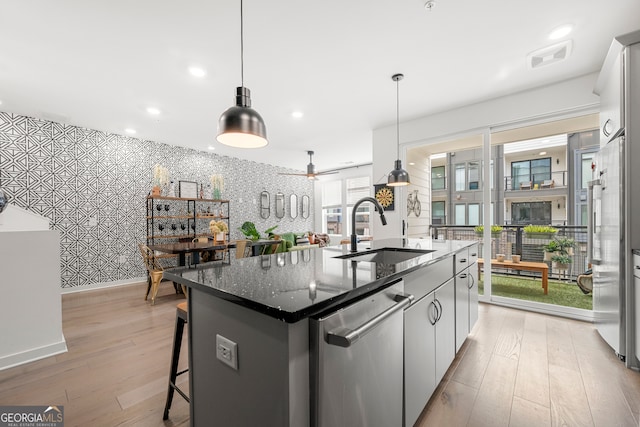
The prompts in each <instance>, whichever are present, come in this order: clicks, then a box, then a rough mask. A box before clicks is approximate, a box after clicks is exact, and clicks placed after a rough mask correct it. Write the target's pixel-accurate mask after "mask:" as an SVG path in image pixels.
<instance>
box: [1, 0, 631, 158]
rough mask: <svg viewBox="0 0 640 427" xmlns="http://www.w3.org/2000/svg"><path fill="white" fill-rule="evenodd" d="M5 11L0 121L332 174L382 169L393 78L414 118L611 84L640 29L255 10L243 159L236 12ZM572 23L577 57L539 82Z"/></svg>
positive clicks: (415, 5)
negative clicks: (583, 80)
mask: <svg viewBox="0 0 640 427" xmlns="http://www.w3.org/2000/svg"><path fill="white" fill-rule="evenodd" d="M0 6H1V8H0V11H1V12H0V40H1V41H2V42H1V43H2V44H1V50H0V102H2V104H1V105H0V110H1V111H8V112H13V113H18V114H24V115H28V116H34V117H39V118H44V119H49V120H54V121H59V122H64V123H69V124H73V125H78V126H84V127H88V128H92V129H98V130H101V131H106V132H113V133H119V134H124V129H125V128H134V129H136V130H137V134H136V135H135V137H137V138H141V139H147V140H153V141H157V142H162V143H167V144H174V145H181V146H188V147H193V148H196V149H199V150H207V147H208V146H209V145H210V144H213V145H214V146H215V151H214V153H217V154H221V155H228V156H233V157H239V158H244V159H249V160H255V161H259V162H264V163H270V164H274V165H278V166H284V167H288V168H294V169H297V170H305V167H306V164H307V163H308V157H307V154H306V151H307V150H315V152H316V154H315V156H314V163H315V164H316V165H317V167H318V169H319V170H327V169H330V168H335V167H343V166H344V165H345V164H347V162H352V163H354V164H362V163H367V162H370V161H371V157H372V156H371V132H372V130H373V129H376V128H379V127H383V126H388V125H393V124H394V123H395V117H396V85H395V83H394V82H393V81H392V80H391V75H392V74H394V73H398V72H400V73H403V74H405V79H404V80H403V81H401V82H400V118H401V121H405V120H409V119H412V118H416V117H421V116H425V115H428V114H431V113H434V112H439V111H444V110H448V109H452V108H456V107H458V106H462V105H466V104H470V103H476V102H479V101H482V100H486V99H490V98H495V97H497V96H501V95H505V94H508V93H513V92H517V91H521V90H526V89H530V88H534V87H538V86H543V85H547V84H549V83H552V82H557V81H562V80H565V79H569V78H572V77H576V76H581V75H584V74H588V73H592V72H595V71H598V70H599V69H600V67H601V65H602V62H603V60H604V57H605V55H606V52H607V49H608V47H609V45H610V44H611V40H612V38H613V37H614V36H617V35H620V34H624V33H628V32H631V31H634V30H637V29H639V28H640V1H638V0H608V1H607V2H602V1H596V0H562V1H559V0H538V1H523V0H484V1H477V0H438V1H437V4H436V7H435V8H434V9H433V10H432V11H430V12H428V11H426V10H424V8H423V1H421V0H366V1H365V0H348V1H345V0H325V1H303V0H271V1H267V0H262V1H259V0H244V15H245V20H244V22H245V86H247V87H248V88H249V89H251V91H252V101H253V106H254V108H255V109H256V110H257V111H258V112H259V113H260V114H261V115H262V116H263V118H264V120H265V122H266V124H267V132H268V137H269V141H270V143H269V145H268V146H267V147H266V148H262V149H257V150H241V149H232V148H229V147H225V146H222V145H221V144H219V143H217V142H215V135H216V126H217V120H218V117H219V116H220V113H222V111H224V110H225V109H226V108H228V107H230V106H231V105H233V103H234V93H235V87H236V86H239V85H240V17H239V9H240V1H239V0H225V1H221V0H216V1H211V0H210V1H204V0H193V1H175V0H172V1H168V0H135V1H132V0H92V1H83V0H57V1H56V0H28V1H17V0H0ZM567 23H569V24H573V25H574V31H573V33H572V34H570V35H569V36H567V37H565V38H563V39H561V40H565V39H567V38H571V39H572V40H573V51H572V54H571V56H570V57H569V58H568V59H566V60H565V61H562V62H558V63H555V64H552V65H548V66H546V67H542V68H538V69H534V70H530V69H528V67H527V64H526V56H527V54H529V53H531V52H532V51H535V50H537V49H541V48H544V47H547V46H549V45H551V44H553V43H555V42H554V41H550V40H549V39H548V38H547V37H548V35H549V33H550V32H551V30H553V29H554V28H556V27H557V26H559V25H561V24H567ZM192 65H199V66H201V67H203V68H205V69H206V70H207V75H206V77H205V78H202V79H197V78H194V77H192V76H191V75H190V74H189V73H188V71H187V68H188V67H189V66H192ZM148 106H155V107H157V108H159V109H160V110H161V111H162V114H160V116H158V117H151V116H149V115H148V114H147V113H146V108H147V107H148ZM294 110H301V111H303V112H304V117H303V118H301V119H293V118H292V117H291V113H292V111H294ZM389 143H390V144H395V141H389Z"/></svg>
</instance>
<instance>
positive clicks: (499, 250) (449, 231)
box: [430, 225, 588, 280]
mask: <svg viewBox="0 0 640 427" xmlns="http://www.w3.org/2000/svg"><path fill="white" fill-rule="evenodd" d="M503 227H504V228H503V230H502V232H500V233H498V234H495V235H493V236H492V238H491V258H495V257H496V254H505V256H506V259H511V255H516V254H518V255H520V256H521V260H522V261H533V262H545V261H544V250H543V249H542V248H543V246H545V245H546V244H547V243H549V241H550V240H552V239H553V238H552V237H543V238H538V237H530V236H527V235H526V234H525V232H524V227H525V226H519V225H505V226H503ZM554 227H555V228H557V229H558V232H557V233H556V237H568V238H570V239H573V240H575V242H576V247H575V249H574V250H573V255H572V256H571V258H572V261H573V262H572V263H571V264H569V268H568V270H558V269H556V268H554V265H553V263H552V262H548V264H549V277H554V278H557V279H570V280H575V279H576V278H577V276H578V275H579V274H582V273H583V272H584V271H586V270H587V268H588V266H587V227H586V226H580V225H578V226H571V225H565V226H557V227H556V226H554ZM430 229H431V237H432V238H433V239H444V240H476V241H478V242H479V243H480V246H482V245H483V239H484V237H483V236H482V235H478V234H476V232H475V231H474V227H473V226H471V225H431V226H430ZM482 253H483V250H482V249H481V250H480V254H482ZM520 274H526V272H520Z"/></svg>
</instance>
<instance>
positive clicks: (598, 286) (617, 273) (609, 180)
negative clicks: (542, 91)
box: [588, 137, 626, 360]
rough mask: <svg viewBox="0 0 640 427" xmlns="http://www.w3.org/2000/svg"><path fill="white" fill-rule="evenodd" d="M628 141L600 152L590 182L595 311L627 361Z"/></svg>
mask: <svg viewBox="0 0 640 427" xmlns="http://www.w3.org/2000/svg"><path fill="white" fill-rule="evenodd" d="M624 159H625V140H624V137H618V138H615V139H613V140H612V141H610V142H609V143H607V145H605V146H604V147H602V148H601V149H600V151H599V152H598V153H597V154H596V156H595V159H594V162H593V165H594V175H595V177H594V178H596V179H594V180H593V181H590V182H589V227H588V230H589V239H588V255H589V257H588V258H589V262H590V263H591V268H592V270H593V314H594V320H595V323H596V327H597V329H598V332H599V333H600V335H601V336H602V338H604V339H605V341H607V343H608V344H609V345H610V346H611V347H612V348H613V350H614V351H615V352H616V354H618V356H619V357H620V358H621V359H623V360H624V357H625V354H626V344H625V343H626V338H625V336H626V329H625V328H626V319H625V309H624V306H625V301H626V283H625V270H626V259H625V258H626V257H625V255H624V254H625V239H626V237H625V224H624V221H625V215H624V214H623V212H625V206H624V203H625V198H624V191H625V182H624V179H622V178H623V177H624V168H625V164H624V163H625V162H624Z"/></svg>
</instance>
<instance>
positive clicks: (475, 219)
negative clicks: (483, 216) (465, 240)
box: [469, 203, 480, 225]
mask: <svg viewBox="0 0 640 427" xmlns="http://www.w3.org/2000/svg"><path fill="white" fill-rule="evenodd" d="M479 224H480V205H479V204H478V203H470V204H469V225H479Z"/></svg>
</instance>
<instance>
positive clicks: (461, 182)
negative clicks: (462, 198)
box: [455, 163, 467, 191]
mask: <svg viewBox="0 0 640 427" xmlns="http://www.w3.org/2000/svg"><path fill="white" fill-rule="evenodd" d="M465 169H466V168H465V164H464V163H458V164H457V165H456V169H455V171H456V172H455V180H456V191H464V190H465V189H466V187H467V182H466V179H465Z"/></svg>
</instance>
